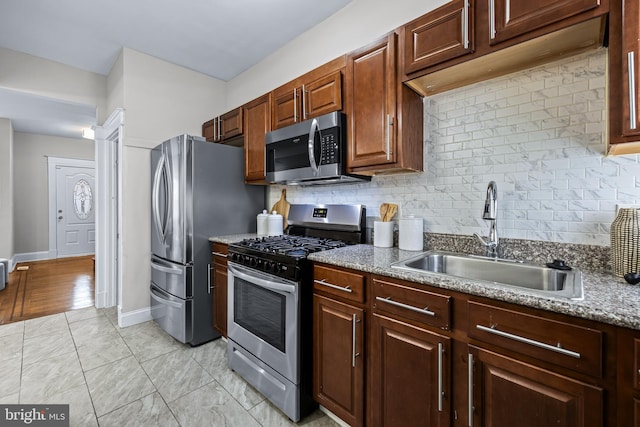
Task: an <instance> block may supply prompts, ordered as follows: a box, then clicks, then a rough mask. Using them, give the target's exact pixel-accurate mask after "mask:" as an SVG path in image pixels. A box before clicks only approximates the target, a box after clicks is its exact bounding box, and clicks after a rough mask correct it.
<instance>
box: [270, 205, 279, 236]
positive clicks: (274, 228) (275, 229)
mask: <svg viewBox="0 0 640 427" xmlns="http://www.w3.org/2000/svg"><path fill="white" fill-rule="evenodd" d="M267 224H268V226H267V233H268V234H269V236H280V235H281V234H282V215H280V214H279V213H278V212H276V211H273V212H272V213H271V215H269V218H268V219H267Z"/></svg>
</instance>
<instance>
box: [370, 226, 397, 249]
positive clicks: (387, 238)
mask: <svg viewBox="0 0 640 427" xmlns="http://www.w3.org/2000/svg"><path fill="white" fill-rule="evenodd" d="M393 227H394V223H393V221H374V222H373V246H377V247H379V248H391V247H393Z"/></svg>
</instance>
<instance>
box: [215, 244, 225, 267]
mask: <svg viewBox="0 0 640 427" xmlns="http://www.w3.org/2000/svg"><path fill="white" fill-rule="evenodd" d="M211 248H212V249H211V253H212V255H213V262H215V263H216V264H221V265H227V254H228V252H229V246H228V245H225V244H224V243H213V245H212V246H211Z"/></svg>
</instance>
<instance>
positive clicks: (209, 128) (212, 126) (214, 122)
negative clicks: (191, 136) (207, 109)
mask: <svg viewBox="0 0 640 427" xmlns="http://www.w3.org/2000/svg"><path fill="white" fill-rule="evenodd" d="M217 126H218V118H217V117H216V118H213V119H211V120H209V121H207V122H204V123H203V124H202V136H203V137H205V138H206V140H207V141H209V142H215V141H216V134H217Z"/></svg>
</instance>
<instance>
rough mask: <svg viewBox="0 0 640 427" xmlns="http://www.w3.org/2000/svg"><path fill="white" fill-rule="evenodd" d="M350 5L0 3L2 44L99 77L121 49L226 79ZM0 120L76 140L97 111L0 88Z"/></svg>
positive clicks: (297, 1) (297, 0) (201, 0)
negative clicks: (80, 127) (93, 73)
mask: <svg viewBox="0 0 640 427" xmlns="http://www.w3.org/2000/svg"><path fill="white" fill-rule="evenodd" d="M350 1H351V0H322V1H318V0H187V1H177V0H135V1H131V0H82V1H78V0H56V1H51V0H15V1H3V2H2V3H1V4H0V46H1V47H5V48H8V49H12V50H16V51H19V52H24V53H28V54H31V55H34V56H39V57H42V58H46V59H49V60H52V61H57V62H61V63H63V64H67V65H70V66H73V67H76V68H80V69H83V70H87V71H92V72H95V73H99V74H103V75H107V74H108V73H109V71H110V69H111V67H112V65H113V64H114V62H115V60H116V59H117V57H118V55H119V54H120V50H121V49H122V48H123V47H127V48H131V49H133V50H136V51H139V52H142V53H145V54H148V55H152V56H155V57H157V58H160V59H163V60H165V61H167V62H171V63H174V64H177V65H180V66H183V67H186V68H189V69H192V70H195V71H198V72H201V73H204V74H206V75H209V76H211V77H215V78H218V79H221V80H225V81H227V80H230V79H232V78H233V77H235V76H237V75H238V74H240V73H242V72H243V71H245V70H247V69H249V68H251V67H252V66H253V65H255V64H257V63H258V62H260V61H261V60H262V59H264V58H265V57H266V56H268V55H269V54H271V53H272V52H274V51H276V50H277V49H279V48H280V47H282V46H284V45H285V44H286V43H287V42H289V41H290V40H292V39H294V38H295V37H297V36H298V35H300V34H302V33H303V32H305V31H306V30H308V29H309V28H311V27H313V26H315V25H316V24H318V23H319V22H321V21H323V20H324V19H326V18H327V17H329V16H330V15H332V14H334V13H335V12H336V11H338V10H339V9H341V8H342V7H344V6H346V5H347V4H348V3H349V2H350ZM1 83H2V82H1V81H0V85H1ZM87 115H89V116H92V121H87ZM0 117H5V118H9V119H11V121H12V124H13V128H14V130H16V131H18V132H30V133H42V134H47V135H58V136H67V137H79V133H78V129H79V128H78V126H82V125H87V126H91V125H94V124H95V106H87V105H84V106H83V105H77V104H70V103H68V102H62V101H60V100H56V99H50V98H45V97H41V96H36V95H32V94H26V93H22V92H17V91H11V90H9V89H7V88H4V89H3V88H2V87H1V86H0Z"/></svg>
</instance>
